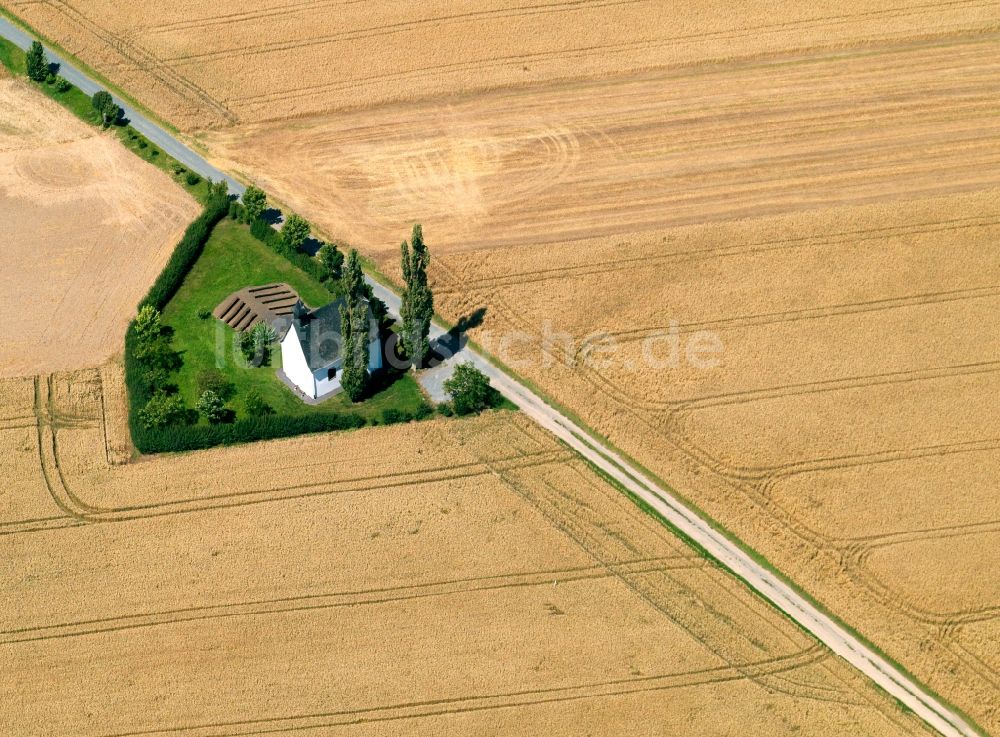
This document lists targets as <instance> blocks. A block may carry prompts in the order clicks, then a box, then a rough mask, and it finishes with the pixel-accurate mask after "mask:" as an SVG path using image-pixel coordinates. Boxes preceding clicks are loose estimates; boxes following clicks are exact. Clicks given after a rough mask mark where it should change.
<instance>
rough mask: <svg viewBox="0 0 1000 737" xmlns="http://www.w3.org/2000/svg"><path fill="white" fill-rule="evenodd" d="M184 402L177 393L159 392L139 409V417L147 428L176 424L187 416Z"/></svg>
mask: <svg viewBox="0 0 1000 737" xmlns="http://www.w3.org/2000/svg"><path fill="white" fill-rule="evenodd" d="M185 414H186V413H185V410H184V402H183V400H182V399H181V398H180V397H179V396H177V395H176V394H165V393H163V392H157V393H156V394H154V395H153V396H152V397H150V398H149V401H148V402H146V406H145V407H143V408H142V409H141V410H140V411H139V419H140V420H141V421H142V424H143V427H145V428H146V429H147V430H152V429H155V428H163V427H167V426H168V425H175V424H178V423H180V422H182V421H183V419H184V416H185Z"/></svg>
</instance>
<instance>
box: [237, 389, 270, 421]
mask: <svg viewBox="0 0 1000 737" xmlns="http://www.w3.org/2000/svg"><path fill="white" fill-rule="evenodd" d="M243 406H244V407H246V410H247V414H248V415H250V416H251V417H263V416H264V415H272V414H274V409H273V408H272V407H271V405H269V404H268V403H267V402H265V401H264V398H263V397H262V396H261V395H260V392H259V391H257V390H256V389H251V390H250V391H248V392H247V395H246V397H245V398H244V399H243Z"/></svg>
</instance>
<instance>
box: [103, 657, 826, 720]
mask: <svg viewBox="0 0 1000 737" xmlns="http://www.w3.org/2000/svg"><path fill="white" fill-rule="evenodd" d="M827 657H828V655H827V653H825V652H824V651H823V648H822V646H820V645H814V646H812V647H809V648H808V649H805V650H802V651H801V652H799V653H796V654H794V655H790V656H787V657H785V658H772V659H766V660H760V661H753V662H751V663H747V664H743V665H741V666H738V667H737V666H717V667H713V668H705V669H701V670H692V671H687V672H683V673H674V674H666V675H654V676H636V677H632V678H622V679H612V680H606V681H600V682H594V683H584V684H578V685H573V686H561V687H553V688H546V689H527V690H518V691H510V692H504V693H498V694H485V695H475V696H457V697H452V698H444V699H432V700H421V701H411V702H404V703H400V704H391V705H383V706H374V707H364V708H355V709H345V710H339V711H329V712H319V713H313V714H300V715H289V716H276V717H267V718H258V719H246V720H239V721H226V722H205V723H200V724H187V725H181V726H174V727H162V728H154V729H146V730H138V731H129V732H118V733H114V734H108V735H103V736H102V737H156V736H157V735H168V734H177V733H187V732H201V733H202V734H205V735H207V734H209V733H211V734H212V735H218V736H219V737H221V736H222V735H258V734H269V733H276V732H293V731H299V730H307V729H319V728H323V727H332V726H337V725H343V724H352V725H356V724H368V723H372V722H381V721H391V720H397V719H416V718H425V717H436V716H442V715H446V714H449V715H451V714H466V713H472V712H476V711H483V710H489V709H501V708H512V707H522V706H529V705H535V704H550V703H561V702H571V701H577V700H581V699H591V698H599V697H612V696H621V695H626V694H633V693H642V692H647V691H662V690H669V689H675V688H682V687H690V686H694V685H702V684H710V683H725V682H729V681H740V680H744V679H745V678H746V677H747V676H746V675H745V674H746V673H752V674H753V676H754V677H756V678H762V677H765V676H769V675H775V674H780V673H786V672H789V671H793V670H796V669H799V668H802V667H805V666H808V665H811V664H814V663H817V662H820V661H822V660H824V659H826V658H827ZM222 730H227V731H222ZM230 730H236V731H230ZM199 737H200V735H199Z"/></svg>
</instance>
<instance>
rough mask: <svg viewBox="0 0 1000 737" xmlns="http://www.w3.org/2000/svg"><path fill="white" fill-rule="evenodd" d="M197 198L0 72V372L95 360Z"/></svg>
mask: <svg viewBox="0 0 1000 737" xmlns="http://www.w3.org/2000/svg"><path fill="white" fill-rule="evenodd" d="M197 212H198V205H197V203H196V202H195V201H194V200H193V199H192V198H191V197H189V196H188V195H187V194H186V193H185V192H184V191H183V190H182V189H181V188H180V187H178V186H176V185H175V184H174V183H173V182H171V181H170V179H169V177H167V176H166V175H165V174H163V173H161V172H160V171H158V170H156V169H154V168H153V167H151V166H149V165H147V164H145V163H143V162H141V161H140V160H139V159H137V158H136V157H135V156H134V155H133V154H131V153H130V152H129V151H127V150H126V149H125V148H124V147H123V146H122V145H121V144H120V143H119V142H118V140H117V139H116V138H114V137H113V136H110V135H101V134H100V133H98V132H97V131H96V130H94V129H93V128H91V127H90V126H87V125H85V124H84V123H82V122H80V121H79V120H77V119H76V118H75V117H73V115H72V114H70V113H69V112H67V111H65V110H64V109H62V108H61V107H59V106H58V105H57V104H55V103H53V102H50V101H49V100H47V99H46V98H45V97H43V96H42V95H40V94H39V93H38V92H37V91H35V90H32V89H30V88H29V87H28V86H27V85H26V84H25V83H23V82H21V81H15V80H12V79H5V80H0V214H2V217H3V226H2V227H3V235H2V236H0V241H2V248H0V315H3V317H4V319H3V325H2V326H0V376H15V375H20V374H30V373H35V372H38V371H42V370H52V369H56V368H68V367H77V366H86V365H95V364H98V363H101V362H102V361H104V360H106V359H107V358H108V356H110V355H112V354H114V353H117V352H119V351H120V350H121V345H122V339H123V337H124V335H125V326H126V324H127V323H128V320H129V316H130V315H131V314H132V311H133V310H134V308H135V304H136V302H138V300H139V298H140V297H141V296H142V294H143V292H145V290H146V288H147V287H148V286H149V284H150V283H151V282H152V280H153V279H154V278H155V276H156V274H157V273H158V272H159V270H160V269H161V268H162V267H163V264H164V263H165V262H166V259H167V256H169V254H170V250H171V249H172V248H173V246H174V244H175V243H176V242H177V240H178V238H179V237H180V233H181V232H182V231H183V229H184V227H185V226H186V225H187V223H188V222H190V220H191V219H192V218H193V217H194V216H195V215H196V214H197Z"/></svg>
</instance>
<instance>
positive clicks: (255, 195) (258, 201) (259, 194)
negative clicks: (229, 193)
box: [243, 184, 267, 223]
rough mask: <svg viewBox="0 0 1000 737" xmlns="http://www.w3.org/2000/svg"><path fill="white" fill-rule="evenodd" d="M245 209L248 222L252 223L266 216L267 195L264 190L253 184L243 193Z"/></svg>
mask: <svg viewBox="0 0 1000 737" xmlns="http://www.w3.org/2000/svg"><path fill="white" fill-rule="evenodd" d="M243 207H244V208H245V209H246V215H247V222H248V223H252V222H254V221H255V220H257V219H258V218H259V217H260V216H261V215H263V214H264V210H266V209H267V195H266V194H264V190H262V189H260V188H259V187H255V186H253V185H252V184H251V185H250V186H249V187H247V189H246V192H244V193H243Z"/></svg>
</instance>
